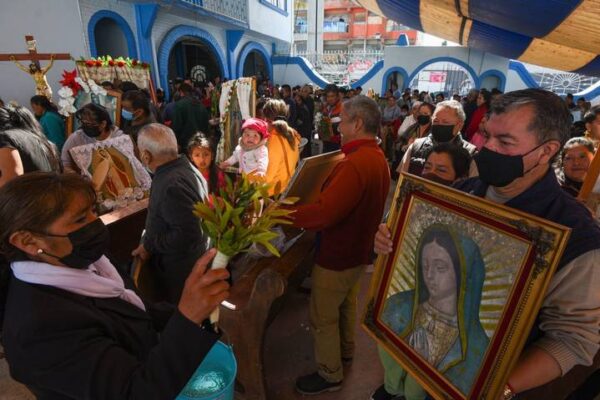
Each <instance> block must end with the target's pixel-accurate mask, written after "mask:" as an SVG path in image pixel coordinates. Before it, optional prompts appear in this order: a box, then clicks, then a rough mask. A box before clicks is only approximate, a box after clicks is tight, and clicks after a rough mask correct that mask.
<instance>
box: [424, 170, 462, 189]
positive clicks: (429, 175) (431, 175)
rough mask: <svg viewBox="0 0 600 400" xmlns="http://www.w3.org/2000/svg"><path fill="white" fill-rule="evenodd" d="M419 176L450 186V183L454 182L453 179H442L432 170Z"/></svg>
mask: <svg viewBox="0 0 600 400" xmlns="http://www.w3.org/2000/svg"><path fill="white" fill-rule="evenodd" d="M421 178H425V179H427V180H429V181H433V182H437V183H439V184H441V185H444V186H452V184H453V183H454V181H450V180H448V179H444V178H442V177H439V176H437V175H436V174H434V173H433V172H428V173H426V174H423V175H421Z"/></svg>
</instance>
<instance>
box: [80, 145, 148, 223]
mask: <svg viewBox="0 0 600 400" xmlns="http://www.w3.org/2000/svg"><path fill="white" fill-rule="evenodd" d="M69 152H70V154H71V156H72V157H73V160H74V161H75V164H77V166H78V167H79V170H80V171H81V174H82V175H84V176H86V177H87V178H89V179H90V180H91V181H92V184H93V186H94V189H96V193H97V194H98V207H99V211H100V212H101V213H104V212H108V211H111V210H115V209H120V208H123V207H126V206H128V205H129V204H131V203H132V202H135V201H138V200H141V199H144V198H146V197H148V194H149V192H150V185H151V183H152V181H151V179H150V175H149V174H148V172H146V169H145V168H144V166H143V165H142V163H141V162H140V161H139V160H138V159H137V158H136V157H135V155H134V151H133V142H132V141H131V138H130V137H129V136H127V135H121V136H118V137H115V138H110V139H106V140H102V141H97V142H95V143H91V144H86V145H83V146H77V147H73V148H72V149H70V150H69Z"/></svg>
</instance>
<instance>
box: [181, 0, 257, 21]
mask: <svg viewBox="0 0 600 400" xmlns="http://www.w3.org/2000/svg"><path fill="white" fill-rule="evenodd" d="M179 1H180V2H182V3H185V4H187V5H190V6H194V7H197V8H200V9H204V10H206V11H210V12H212V13H215V14H220V15H222V16H225V17H228V18H231V19H235V20H237V21H240V22H248V2H247V1H246V0H179Z"/></svg>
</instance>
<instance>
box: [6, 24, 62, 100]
mask: <svg viewBox="0 0 600 400" xmlns="http://www.w3.org/2000/svg"><path fill="white" fill-rule="evenodd" d="M25 43H26V44H27V50H28V51H29V52H28V53H21V54H0V61H12V62H14V63H15V64H17V66H18V67H19V68H20V69H21V70H23V71H24V72H26V73H28V74H29V75H31V77H32V78H33V81H34V82H35V94H38V95H42V96H46V97H47V98H48V99H52V89H50V86H49V85H48V81H47V79H46V73H47V72H48V70H49V69H50V68H52V64H53V63H54V60H70V59H71V55H70V54H69V53H57V54H49V53H38V52H37V46H36V41H35V39H34V37H33V36H32V35H26V36H25ZM26 60H29V61H31V63H30V64H29V67H26V66H25V65H23V64H21V63H20V62H19V61H26ZM42 60H50V63H49V64H48V65H47V66H45V67H44V68H42V67H41V65H40V61H42Z"/></svg>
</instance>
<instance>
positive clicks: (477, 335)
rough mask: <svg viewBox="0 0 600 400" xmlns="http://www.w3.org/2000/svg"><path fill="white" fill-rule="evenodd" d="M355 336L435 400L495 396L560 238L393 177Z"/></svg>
mask: <svg viewBox="0 0 600 400" xmlns="http://www.w3.org/2000/svg"><path fill="white" fill-rule="evenodd" d="M398 187H399V189H398V190H397V191H396V194H395V197H394V200H393V202H392V208H391V214H390V216H389V218H388V226H389V227H390V231H391V233H392V238H393V242H394V251H393V252H392V253H390V255H389V256H380V257H379V258H378V259H377V262H376V267H375V271H376V272H375V274H374V277H373V281H372V286H371V291H370V294H369V299H368V303H367V309H366V312H365V315H364V319H363V327H364V328H365V329H366V330H367V332H368V333H369V334H370V335H371V336H373V337H374V339H375V340H376V341H377V342H378V343H379V344H381V345H382V346H383V348H384V349H385V351H386V352H387V354H388V355H389V357H391V358H393V359H394V360H395V361H396V362H397V363H399V364H400V365H401V366H402V368H403V369H404V370H405V371H406V372H407V374H405V375H404V378H403V379H405V380H407V381H405V382H404V383H405V384H408V385H410V384H411V383H410V382H408V381H412V383H418V384H419V385H421V386H422V387H423V388H424V389H425V390H426V391H427V392H428V393H429V394H430V395H431V396H432V397H433V398H435V399H461V400H464V399H495V398H498V397H499V396H500V394H502V390H503V388H504V385H505V383H506V380H507V379H508V374H509V372H510V369H511V368H512V367H513V366H514V364H515V363H516V361H517V359H518V356H519V354H520V352H521V350H522V348H523V346H524V344H525V341H526V339H527V335H528V333H529V331H530V329H531V327H532V324H533V322H534V320H535V317H536V315H537V312H538V310H539V308H540V306H541V303H542V300H543V295H544V293H545V291H546V288H547V286H548V284H549V282H550V279H551V277H552V275H553V272H554V270H555V268H556V265H557V263H558V261H559V259H560V256H561V255H562V252H563V250H564V247H565V245H566V242H567V239H568V236H569V234H570V229H569V228H566V227H563V226H560V225H557V224H554V223H551V222H549V221H546V220H543V219H540V218H537V217H534V216H531V215H529V214H525V213H522V212H520V211H517V210H513V209H510V208H508V207H505V206H502V205H497V204H495V203H491V202H489V201H487V200H484V199H480V198H477V197H473V196H471V195H468V194H465V193H462V192H459V191H457V190H454V189H451V188H448V187H445V186H442V185H438V184H436V183H433V182H430V181H426V180H423V179H421V178H418V177H415V176H412V175H407V174H402V177H401V182H400V184H399V185H398Z"/></svg>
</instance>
